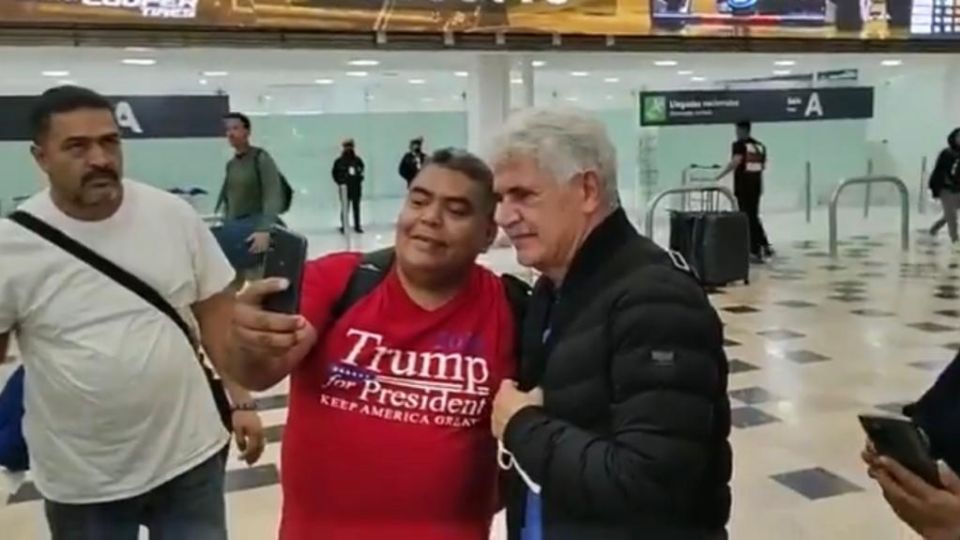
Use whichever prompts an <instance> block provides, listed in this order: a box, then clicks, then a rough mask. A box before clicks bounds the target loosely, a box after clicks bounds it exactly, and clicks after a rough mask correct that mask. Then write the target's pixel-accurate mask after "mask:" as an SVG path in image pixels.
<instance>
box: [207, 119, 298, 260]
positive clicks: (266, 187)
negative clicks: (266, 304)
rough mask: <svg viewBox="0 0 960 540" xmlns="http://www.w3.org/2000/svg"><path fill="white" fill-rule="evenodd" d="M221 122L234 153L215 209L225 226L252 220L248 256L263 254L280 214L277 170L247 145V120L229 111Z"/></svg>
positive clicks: (267, 157)
mask: <svg viewBox="0 0 960 540" xmlns="http://www.w3.org/2000/svg"><path fill="white" fill-rule="evenodd" d="M224 122H225V127H226V131H227V140H228V141H229V142H230V146H232V147H233V149H234V151H235V152H236V153H235V154H234V156H233V158H232V159H230V161H229V162H227V172H226V178H225V180H224V183H223V190H222V191H221V193H220V200H219V201H218V203H217V209H218V210H219V209H220V208H223V211H224V214H223V218H224V222H225V223H226V222H230V221H234V220H240V219H253V220H254V232H253V233H252V234H251V235H250V237H249V238H247V243H248V244H249V245H250V253H254V254H258V253H263V252H265V251H266V250H267V248H269V247H270V227H272V226H273V225H274V224H276V223H277V220H278V217H279V215H280V213H281V212H282V211H283V197H284V196H283V187H282V182H281V179H280V171H279V169H278V168H277V164H276V162H275V161H274V160H273V158H272V157H270V154H269V153H268V152H267V151H266V150H264V149H263V148H259V147H256V146H253V145H252V144H250V133H251V130H252V125H251V123H250V118H248V117H247V116H246V115H244V114H241V113H237V112H232V113H230V114H228V115H226V116H225V117H224Z"/></svg>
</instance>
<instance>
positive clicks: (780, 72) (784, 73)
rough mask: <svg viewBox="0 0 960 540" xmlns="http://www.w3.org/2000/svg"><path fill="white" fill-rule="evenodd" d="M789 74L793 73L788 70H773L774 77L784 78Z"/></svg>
mask: <svg viewBox="0 0 960 540" xmlns="http://www.w3.org/2000/svg"><path fill="white" fill-rule="evenodd" d="M791 73H793V72H792V71H790V70H789V69H775V70H773V74H774V75H776V76H777V77H786V76H787V75H790V74H791Z"/></svg>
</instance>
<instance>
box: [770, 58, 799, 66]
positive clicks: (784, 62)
mask: <svg viewBox="0 0 960 540" xmlns="http://www.w3.org/2000/svg"><path fill="white" fill-rule="evenodd" d="M773 65H775V66H780V67H792V66H795V65H797V61H796V60H777V61H776V62H774V63H773Z"/></svg>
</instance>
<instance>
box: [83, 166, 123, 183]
mask: <svg viewBox="0 0 960 540" xmlns="http://www.w3.org/2000/svg"><path fill="white" fill-rule="evenodd" d="M104 178H106V179H109V180H113V181H114V182H119V181H120V175H119V174H118V173H117V171H115V170H113V169H109V168H106V167H97V168H95V169H93V170H91V171H90V172H88V173H87V174H85V175H83V178H81V179H80V182H81V184H82V185H87V184H89V183H90V182H93V181H96V180H102V179H104Z"/></svg>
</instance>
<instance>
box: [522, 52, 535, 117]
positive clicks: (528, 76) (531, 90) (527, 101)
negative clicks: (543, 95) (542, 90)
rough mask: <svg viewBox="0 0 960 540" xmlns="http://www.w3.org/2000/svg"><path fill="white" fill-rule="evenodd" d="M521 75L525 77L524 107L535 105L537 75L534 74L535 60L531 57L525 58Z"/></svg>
mask: <svg viewBox="0 0 960 540" xmlns="http://www.w3.org/2000/svg"><path fill="white" fill-rule="evenodd" d="M520 77H521V79H523V107H524V108H528V109H529V108H530V107H533V106H534V105H535V102H536V98H535V97H534V96H536V89H537V87H536V81H535V79H536V77H535V75H534V69H533V61H532V60H531V59H530V58H524V59H523V64H522V65H521V66H520Z"/></svg>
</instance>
